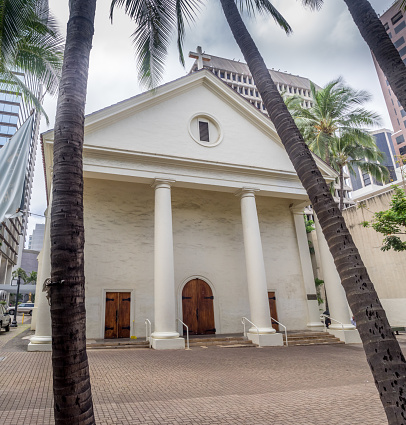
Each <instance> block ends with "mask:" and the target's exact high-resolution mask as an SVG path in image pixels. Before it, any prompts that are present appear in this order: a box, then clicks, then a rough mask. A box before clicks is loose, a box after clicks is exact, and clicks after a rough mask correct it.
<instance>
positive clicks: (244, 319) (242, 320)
mask: <svg viewBox="0 0 406 425" xmlns="http://www.w3.org/2000/svg"><path fill="white" fill-rule="evenodd" d="M246 321H247V322H248V323H250V324H251V325H252V326H254V328H255V329H256V330H257V334H258V347H259V348H262V347H261V337H260V336H259V329H258V326H257V325H254V323H252V322H251V320H249V319H247V318H246V317H242V318H241V323H242V324H243V326H244V336H245V337H247V332H246V331H245V322H246Z"/></svg>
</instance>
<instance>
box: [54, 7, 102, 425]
mask: <svg viewBox="0 0 406 425" xmlns="http://www.w3.org/2000/svg"><path fill="white" fill-rule="evenodd" d="M69 7H70V16H69V21H68V27H67V38H66V46H65V57H64V63H63V70H62V79H61V83H60V86H59V97H58V106H57V112H56V122H55V130H54V131H55V139H54V164H53V191H52V197H53V201H52V211H51V223H52V226H51V266H52V272H51V281H52V283H51V287H50V295H51V319H52V367H53V389H54V415H55V423H56V424H57V425H60V424H69V425H73V424H94V423H95V420H94V414H93V402H92V393H91V387H90V376H89V365H88V360H87V354H86V311H85V277H84V259H83V251H84V228H83V164H82V150H83V136H84V116H85V115H84V114H85V100H86V91H87V78H88V70H89V55H90V50H91V47H92V39H93V32H94V15H95V9H96V0H70V1H69Z"/></svg>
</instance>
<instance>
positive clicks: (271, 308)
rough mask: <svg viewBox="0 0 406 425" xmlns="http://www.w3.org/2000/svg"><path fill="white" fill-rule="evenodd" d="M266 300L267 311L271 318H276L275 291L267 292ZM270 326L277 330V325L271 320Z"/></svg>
mask: <svg viewBox="0 0 406 425" xmlns="http://www.w3.org/2000/svg"><path fill="white" fill-rule="evenodd" d="M268 301H269V311H270V313H271V317H272V319H276V320H278V313H277V311H276V297H275V292H268ZM272 327H273V328H274V329H275V330H276V332H279V325H278V324H277V323H276V322H275V321H274V320H272Z"/></svg>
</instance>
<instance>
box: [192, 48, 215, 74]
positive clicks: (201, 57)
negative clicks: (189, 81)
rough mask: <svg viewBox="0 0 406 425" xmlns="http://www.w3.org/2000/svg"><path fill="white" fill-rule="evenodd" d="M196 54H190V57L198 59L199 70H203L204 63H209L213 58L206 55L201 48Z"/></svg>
mask: <svg viewBox="0 0 406 425" xmlns="http://www.w3.org/2000/svg"><path fill="white" fill-rule="evenodd" d="M196 52H197V53H195V52H189V57H190V58H193V59H197V69H203V61H206V62H209V61H210V59H211V56H209V55H205V54H204V53H203V51H202V48H201V46H197V49H196Z"/></svg>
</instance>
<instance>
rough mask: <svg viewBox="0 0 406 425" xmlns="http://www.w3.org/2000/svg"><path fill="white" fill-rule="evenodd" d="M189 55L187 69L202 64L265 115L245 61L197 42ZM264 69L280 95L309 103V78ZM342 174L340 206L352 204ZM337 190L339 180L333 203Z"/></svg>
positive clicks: (309, 104)
mask: <svg viewBox="0 0 406 425" xmlns="http://www.w3.org/2000/svg"><path fill="white" fill-rule="evenodd" d="M189 57H191V58H194V59H196V60H195V62H194V64H193V66H192V69H191V70H190V73H193V72H196V71H199V70H200V69H202V68H206V69H209V70H210V71H211V72H213V74H215V75H216V76H217V77H218V78H220V79H221V80H223V81H224V82H225V83H226V84H227V85H228V86H230V87H231V88H232V89H234V90H235V91H236V92H237V93H239V94H240V95H241V96H242V97H244V98H245V99H247V101H248V102H250V103H251V104H252V105H253V106H254V107H256V108H257V109H259V110H260V111H261V112H263V113H264V114H265V115H268V113H267V111H266V108H265V105H264V103H263V102H262V99H261V95H260V94H259V92H258V90H257V88H256V85H255V82H254V79H253V78H252V75H251V72H250V70H249V68H248V65H247V64H246V63H243V62H240V61H235V60H230V59H225V58H221V57H218V56H213V55H208V54H205V53H203V51H202V48H201V47H200V46H198V48H197V49H196V52H190V53H189ZM268 71H269V73H270V74H271V77H272V80H273V81H274V83H275V84H276V87H277V89H278V91H279V93H281V95H282V96H284V97H285V96H286V97H288V96H297V97H300V98H301V99H302V106H303V107H304V108H311V107H312V106H313V97H312V93H311V90H310V80H309V79H308V78H305V77H301V76H299V75H292V74H289V73H287V72H281V71H280V70H278V71H276V70H274V69H269V70H268ZM315 87H316V89H320V87H319V86H318V85H316V84H315ZM344 177H345V185H344V208H347V207H349V206H351V205H354V201H353V200H352V199H351V197H350V192H351V190H352V188H351V186H350V185H351V182H350V179H349V175H348V174H347V173H345V175H344ZM338 191H339V184H338V183H337V184H336V185H335V191H334V199H335V201H336V202H337V203H338V202H339V200H340V198H339V193H338Z"/></svg>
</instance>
